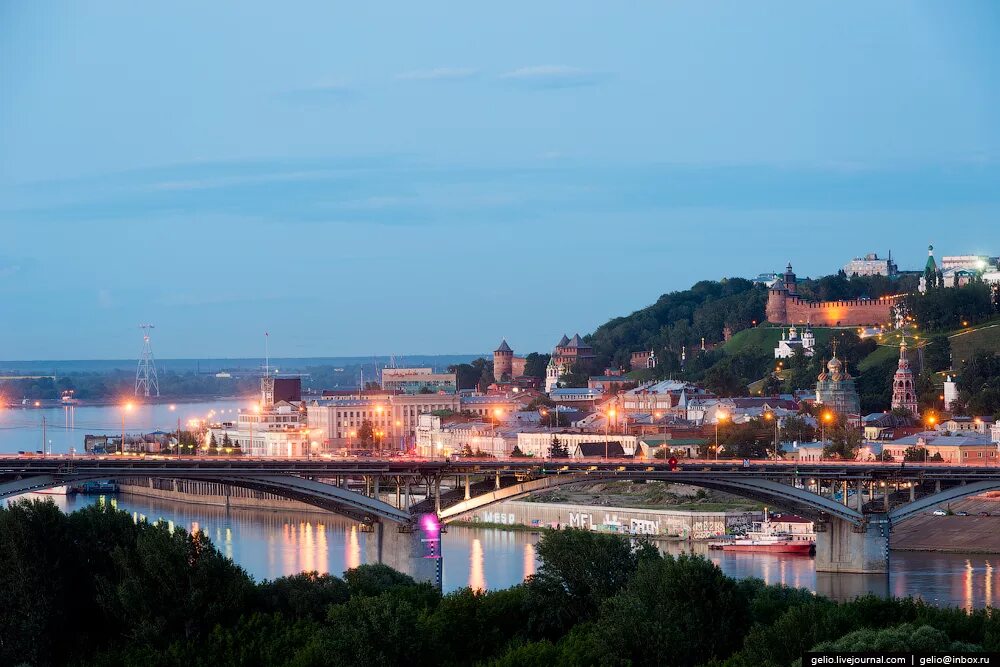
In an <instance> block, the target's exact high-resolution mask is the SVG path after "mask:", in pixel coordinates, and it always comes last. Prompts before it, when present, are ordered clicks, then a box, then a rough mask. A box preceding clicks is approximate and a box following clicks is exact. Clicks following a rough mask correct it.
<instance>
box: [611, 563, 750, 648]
mask: <svg viewBox="0 0 1000 667" xmlns="http://www.w3.org/2000/svg"><path fill="white" fill-rule="evenodd" d="M636 619H643V622H642V623H636ZM750 622H751V619H750V614H749V604H748V601H747V599H746V596H745V595H744V594H743V591H742V590H741V589H740V587H739V586H738V585H737V584H736V582H735V581H733V580H732V579H730V578H728V577H726V576H725V575H723V574H722V571H721V570H719V568H718V567H717V566H715V565H714V564H712V563H711V562H709V561H708V560H706V559H704V558H701V557H699V556H689V555H682V556H679V557H677V558H674V557H673V556H669V555H668V556H666V557H657V558H650V559H648V560H646V561H644V562H642V563H640V564H639V565H638V571H637V572H636V574H635V577H634V578H633V579H632V580H631V581H630V582H629V583H628V585H627V586H625V587H624V588H623V589H622V590H621V592H620V593H618V594H617V595H615V596H614V597H613V598H611V599H610V600H609V601H608V602H607V604H606V605H605V607H604V610H603V611H602V613H601V617H600V619H599V620H598V622H597V625H596V628H595V633H596V634H597V637H598V639H599V644H600V645H602V646H603V647H604V649H605V650H606V651H607V654H606V657H607V659H608V660H616V661H625V663H626V664H635V665H655V664H661V661H662V659H663V656H670V664H672V665H680V666H692V667H693V666H694V665H702V664H705V663H707V662H710V661H712V659H713V658H714V659H722V658H725V657H727V656H728V655H729V654H730V653H732V652H733V651H734V650H736V649H737V648H738V647H739V646H740V644H741V643H742V639H743V636H744V634H746V632H747V630H748V629H749V627H750ZM602 664H608V663H605V662H604V661H602Z"/></svg>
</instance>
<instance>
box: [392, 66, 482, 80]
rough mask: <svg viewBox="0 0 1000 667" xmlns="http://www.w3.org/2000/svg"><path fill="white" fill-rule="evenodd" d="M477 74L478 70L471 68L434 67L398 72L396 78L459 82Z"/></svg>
mask: <svg viewBox="0 0 1000 667" xmlns="http://www.w3.org/2000/svg"><path fill="white" fill-rule="evenodd" d="M477 74H479V70H477V69H473V68H471V67H435V68H434V69H417V70H412V71H409V72H400V73H399V74H397V75H396V78H397V79H399V80H401V81H460V80H462V79H469V78H472V77H474V76H476V75H477Z"/></svg>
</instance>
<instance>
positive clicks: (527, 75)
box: [500, 65, 609, 90]
mask: <svg viewBox="0 0 1000 667" xmlns="http://www.w3.org/2000/svg"><path fill="white" fill-rule="evenodd" d="M500 78H501V79H503V80H505V81H509V82H511V83H514V84H517V85H519V86H522V87H524V88H532V89H536V90H545V89H558V88H579V87H582V86H596V85H598V84H599V83H602V82H603V81H605V80H607V79H608V78H609V77H608V75H607V74H606V73H603V72H597V71H594V70H585V69H580V68H579V67H569V66H567V65H533V66H531V67H521V68H519V69H515V70H511V71H509V72H504V73H503V74H501V75H500Z"/></svg>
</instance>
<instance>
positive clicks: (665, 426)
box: [653, 412, 667, 458]
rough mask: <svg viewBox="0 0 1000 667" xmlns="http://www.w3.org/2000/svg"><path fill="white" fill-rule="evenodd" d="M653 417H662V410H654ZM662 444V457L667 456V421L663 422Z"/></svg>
mask: <svg viewBox="0 0 1000 667" xmlns="http://www.w3.org/2000/svg"><path fill="white" fill-rule="evenodd" d="M653 418H654V419H655V420H656V421H660V419H662V418H663V413H662V412H654V413H653ZM662 446H663V452H664V454H663V458H667V455H666V451H667V423H666V422H664V423H663V445H662Z"/></svg>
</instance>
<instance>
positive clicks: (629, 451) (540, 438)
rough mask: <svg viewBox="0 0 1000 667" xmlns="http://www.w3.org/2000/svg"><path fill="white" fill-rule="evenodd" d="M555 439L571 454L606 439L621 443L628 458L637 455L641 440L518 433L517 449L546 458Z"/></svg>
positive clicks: (594, 435) (552, 433)
mask: <svg viewBox="0 0 1000 667" xmlns="http://www.w3.org/2000/svg"><path fill="white" fill-rule="evenodd" d="M553 437H556V438H559V443H560V444H561V445H565V447H566V449H567V450H568V451H569V452H570V453H572V452H573V451H574V450H575V449H576V448H577V447H578V446H579V445H580V444H582V443H588V442H601V443H603V442H604V441H605V439H606V440H607V441H608V442H618V443H620V444H621V446H622V449H623V450H625V455H626V456H633V455H635V451H636V448H637V447H638V446H639V438H637V437H636V436H634V435H621V434H616V433H611V434H609V435H608V437H607V438H605V437H604V434H603V433H560V432H558V431H553V430H539V431H529V432H525V431H522V432H520V433H518V434H517V447H518V449H520V450H521V451H522V452H524V453H525V454H528V455H530V456H534V457H536V458H545V457H547V456H548V455H549V447H551V446H552V438H553Z"/></svg>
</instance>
